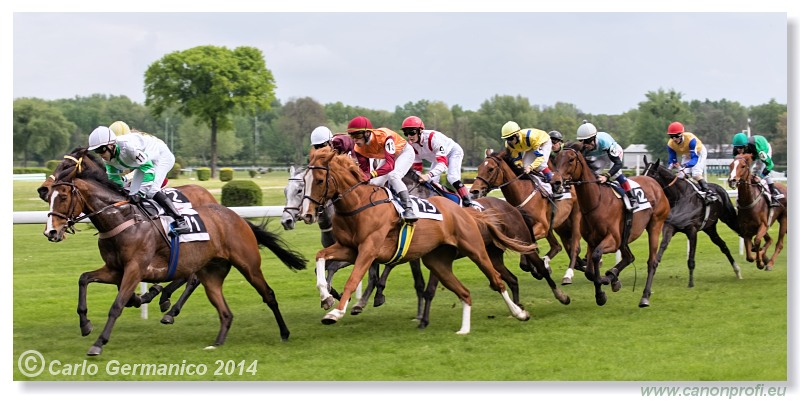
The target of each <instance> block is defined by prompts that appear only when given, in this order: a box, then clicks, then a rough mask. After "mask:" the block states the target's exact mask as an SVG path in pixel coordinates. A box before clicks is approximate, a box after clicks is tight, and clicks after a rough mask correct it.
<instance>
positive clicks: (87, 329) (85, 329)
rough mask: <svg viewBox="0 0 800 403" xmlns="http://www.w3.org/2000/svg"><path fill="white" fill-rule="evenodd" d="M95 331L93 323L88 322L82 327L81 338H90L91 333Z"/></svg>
mask: <svg viewBox="0 0 800 403" xmlns="http://www.w3.org/2000/svg"><path fill="white" fill-rule="evenodd" d="M92 330H94V327H93V326H92V322H91V321H87V322H86V323H85V324H83V325H81V336H88V335H89V333H91V332H92Z"/></svg>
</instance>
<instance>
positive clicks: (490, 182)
mask: <svg viewBox="0 0 800 403" xmlns="http://www.w3.org/2000/svg"><path fill="white" fill-rule="evenodd" d="M486 159H487V160H492V161H494V163H495V165H497V169H496V170H495V172H494V175H493V176H492V177H491V178H490V180H487V179H485V178H483V177H482V176H480V175H478V176H476V177H475V181H482V182H483V183H485V184H486V189H487V190H486V193H487V194H488V193H489V192H491V191H492V190H495V189H502V188H503V187H506V186H508V185H510V184H512V183H514V182H516V181H518V180H520V179H522V177H523V175H525V174H524V173H523V174H520V175H519V176H516V177H514V178H512V179H510V180H508V181H506V182H502V183H500V184H499V185H497V186H495V185H493V183H496V182H497V179H498V176H500V172H501V171H502V169H501V168H500V166H501V164H502V163H503V161H502V160H501V159H500V158H499V157H496V156H494V155H490V156H487V157H486Z"/></svg>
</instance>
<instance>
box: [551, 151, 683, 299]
mask: <svg viewBox="0 0 800 403" xmlns="http://www.w3.org/2000/svg"><path fill="white" fill-rule="evenodd" d="M582 151H583V145H582V144H565V147H563V148H562V150H561V152H560V153H558V156H557V157H556V161H555V163H554V165H555V168H556V172H555V174H554V175H553V181H552V182H553V185H554V186H555V189H556V190H557V191H558V190H561V189H563V187H564V186H565V185H568V184H571V185H574V187H575V192H576V194H577V196H578V205H579V206H580V210H581V235H582V236H583V239H584V240H585V241H586V243H587V246H588V250H587V251H586V260H587V268H586V272H585V273H584V274H585V275H586V278H588V279H589V280H591V281H593V282H594V288H595V302H597V305H601V306H602V305H605V303H606V301H607V297H606V294H605V292H603V290H602V289H601V285H603V284H611V289H612V291H614V292H616V291H619V289H620V288H621V287H622V284H621V283H620V281H619V273H620V272H621V271H622V270H623V269H624V268H625V267H626V266H628V265H629V264H630V263H631V262H633V261H634V259H635V257H634V256H633V253H632V252H631V250H630V246H629V245H628V244H629V243H630V242H633V241H634V240H636V239H637V238H639V236H640V235H641V234H642V232H644V230H645V229H646V230H647V237H648V241H649V249H650V253H649V256H648V259H647V283H646V285H645V288H644V291H643V292H642V299H641V300H640V301H639V307H641V308H644V307H648V306H650V294H651V291H650V290H651V287H652V285H653V277H654V276H655V274H656V268H657V267H658V256H657V252H658V237H659V235H660V234H661V229H662V227H663V226H664V221H666V219H667V216H668V215H669V211H670V207H669V200H667V196H666V195H665V194H664V191H663V190H662V189H661V186H660V185H659V184H658V182H656V180H655V179H653V178H651V177H649V176H636V177H634V178H631V179H633V181H634V182H635V183H638V184H639V186H640V188H636V189H635V191H634V192H635V193H636V194H637V195H638V196H639V199H640V200H641V199H642V197H641V196H644V197H645V198H646V202H645V201H643V200H642V203H641V204H644V206H640V208H639V209H637V211H636V212H634V213H633V214H632V215H633V217H632V219H631V225H630V228H626V220H625V215H626V208H625V205H624V202H623V200H622V199H621V198H620V197H618V196H617V193H616V192H615V191H614V190H613V189H612V188H611V187H610V186H608V185H606V186H601V185H600V183H599V181H598V180H597V179H596V178H595V176H594V173H593V172H592V170H591V168H590V167H589V165H588V164H587V163H586V159H585V158H584V157H583V153H582ZM648 203H649V205H650V207H649V208H647V204H648ZM625 235H627V239H623V238H625ZM617 250H619V251H620V252H621V255H622V259H621V260H620V261H619V263H617V264H616V265H615V266H614V267H612V268H611V269H610V270H608V271H606V273H605V275H604V276H601V275H600V259H601V258H602V257H603V255H604V254H606V253H612V252H616V251H617Z"/></svg>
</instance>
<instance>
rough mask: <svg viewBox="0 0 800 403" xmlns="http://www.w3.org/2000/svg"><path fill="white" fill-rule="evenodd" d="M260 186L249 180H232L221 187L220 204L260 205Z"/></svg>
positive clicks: (230, 205)
mask: <svg viewBox="0 0 800 403" xmlns="http://www.w3.org/2000/svg"><path fill="white" fill-rule="evenodd" d="M262 199H263V194H262V192H261V187H260V186H258V184H256V183H255V182H253V181H250V180H232V181H229V182H228V183H226V184H225V186H223V187H222V200H221V204H222V205H223V206H226V207H234V206H260V205H261V204H262V203H261V200H262Z"/></svg>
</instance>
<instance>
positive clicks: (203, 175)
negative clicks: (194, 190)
mask: <svg viewBox="0 0 800 403" xmlns="http://www.w3.org/2000/svg"><path fill="white" fill-rule="evenodd" d="M196 171H197V180H200V181H207V180H209V179H211V168H197V169H196Z"/></svg>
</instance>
